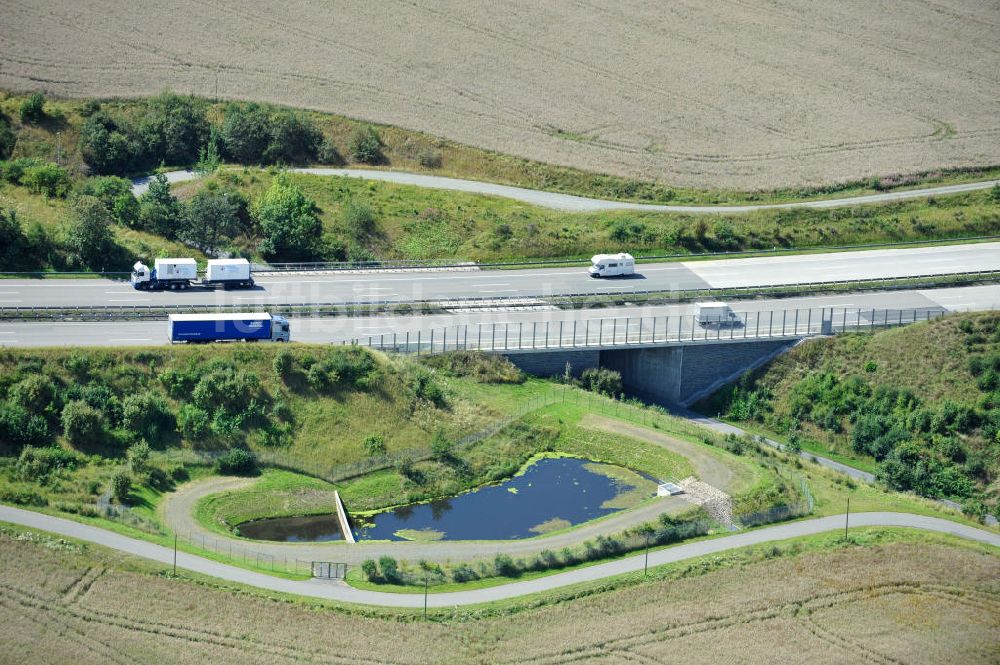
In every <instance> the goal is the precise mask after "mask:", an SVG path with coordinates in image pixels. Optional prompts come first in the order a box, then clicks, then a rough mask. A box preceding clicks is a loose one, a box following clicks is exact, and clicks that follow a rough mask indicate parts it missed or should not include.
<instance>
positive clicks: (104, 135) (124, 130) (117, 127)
mask: <svg viewBox="0 0 1000 665" xmlns="http://www.w3.org/2000/svg"><path fill="white" fill-rule="evenodd" d="M133 134H134V132H133V130H132V128H131V127H130V126H128V125H127V124H125V123H124V122H121V121H119V120H117V119H115V118H112V117H111V116H110V115H108V114H107V113H106V112H105V111H97V112H96V113H94V114H93V115H91V116H90V117H89V118H87V120H86V121H85V122H84V123H83V127H81V128H80V143H79V147H80V153H81V154H82V155H83V161H84V162H86V163H87V166H89V167H90V168H91V170H93V171H94V172H95V173H100V174H118V175H121V174H124V173H127V172H128V171H129V170H130V169H132V168H134V167H135V166H136V164H137V161H138V158H139V156H140V153H141V146H140V144H139V141H138V140H137V139H136V138H135V137H134V135H133Z"/></svg>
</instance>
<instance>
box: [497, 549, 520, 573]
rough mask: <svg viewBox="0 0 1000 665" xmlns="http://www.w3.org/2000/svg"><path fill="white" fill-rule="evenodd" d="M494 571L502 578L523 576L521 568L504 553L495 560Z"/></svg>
mask: <svg viewBox="0 0 1000 665" xmlns="http://www.w3.org/2000/svg"><path fill="white" fill-rule="evenodd" d="M493 571H494V572H495V573H496V574H497V575H499V576H501V577H517V576H518V575H520V574H521V570H520V568H518V566H517V564H515V563H514V559H512V558H511V557H510V555H509V554H503V553H502V552H501V553H499V554H497V555H496V557H495V558H494V559H493Z"/></svg>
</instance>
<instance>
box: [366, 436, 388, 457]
mask: <svg viewBox="0 0 1000 665" xmlns="http://www.w3.org/2000/svg"><path fill="white" fill-rule="evenodd" d="M364 446H365V451H366V452H367V453H368V455H369V456H370V457H377V456H379V455H385V451H386V447H385V437H383V436H381V435H379V434H369V435H368V436H366V437H365V440H364Z"/></svg>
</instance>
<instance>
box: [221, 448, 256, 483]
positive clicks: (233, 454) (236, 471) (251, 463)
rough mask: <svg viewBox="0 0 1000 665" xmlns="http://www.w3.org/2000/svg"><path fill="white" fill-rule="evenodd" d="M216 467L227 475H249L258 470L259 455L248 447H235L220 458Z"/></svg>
mask: <svg viewBox="0 0 1000 665" xmlns="http://www.w3.org/2000/svg"><path fill="white" fill-rule="evenodd" d="M216 469H217V470H218V472H219V473H221V474H223V475H227V476H249V475H252V474H253V473H254V472H256V471H257V457H256V456H255V455H254V454H253V453H252V452H250V451H249V450H247V449H246V448H233V449H232V450H230V451H229V452H228V453H226V454H225V455H224V456H222V457H220V458H219V461H218V462H217V463H216Z"/></svg>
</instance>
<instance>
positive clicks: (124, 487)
mask: <svg viewBox="0 0 1000 665" xmlns="http://www.w3.org/2000/svg"><path fill="white" fill-rule="evenodd" d="M131 493H132V476H130V475H129V473H128V471H126V470H125V469H118V470H117V471H115V473H114V475H113V476H111V494H112V496H114V497H115V499H117V500H118V502H119V503H127V502H128V497H129V494H131Z"/></svg>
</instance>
